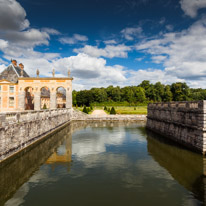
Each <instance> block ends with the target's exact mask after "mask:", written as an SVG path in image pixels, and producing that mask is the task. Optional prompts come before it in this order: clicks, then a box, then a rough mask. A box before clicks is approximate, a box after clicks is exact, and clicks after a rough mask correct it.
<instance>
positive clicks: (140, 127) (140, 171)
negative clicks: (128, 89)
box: [0, 122, 206, 206]
mask: <svg viewBox="0 0 206 206" xmlns="http://www.w3.org/2000/svg"><path fill="white" fill-rule="evenodd" d="M204 164H205V166H206V162H205V163H204V159H203V157H202V156H201V155H199V154H196V153H193V152H190V151H187V150H185V149H183V148H180V147H178V146H177V145H174V144H172V143H171V142H168V141H165V139H164V138H161V137H159V136H157V135H154V134H153V133H151V132H148V131H146V129H145V125H144V124H143V123H130V124H129V123H127V124H118V123H104V122H103V123H90V124H86V123H84V122H74V123H72V124H71V125H69V126H67V127H66V128H64V129H63V130H61V131H60V132H58V133H56V134H54V135H53V136H51V137H49V138H47V139H45V141H43V142H41V143H40V144H38V145H37V146H35V147H33V148H30V149H27V151H24V152H23V153H21V154H20V155H18V157H16V158H15V159H13V160H11V161H8V162H6V163H4V164H2V165H0V205H12V206H13V205H14V206H17V205H29V206H33V205H35V206H37V205H38V206H41V205H42V206H45V205H49V206H50V205H72V206H73V205H74V206H76V205H78V206H81V205H88V206H91V205H95V206H101V205H102V206H103V205H104V206H107V205H112V206H115V205H118V206H121V205H124V206H125V205H127V206H133V205H135V206H136V205H140V206H142V205H143V206H147V205H163V206H166V205H167V206H170V205H171V206H174V205H181V206H185V205H188V206H193V205H204V202H205V195H206V191H205V190H206V186H205V185H206V178H205V177H204V176H203V173H204V169H205V170H206V167H205V166H204Z"/></svg>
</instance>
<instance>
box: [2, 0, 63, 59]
mask: <svg viewBox="0 0 206 206" xmlns="http://www.w3.org/2000/svg"><path fill="white" fill-rule="evenodd" d="M29 25H30V23H29V20H28V19H26V11H25V10H24V8H23V7H22V6H21V5H20V4H19V3H18V2H17V1H16V0H7V1H5V0H0V50H1V51H3V53H4V55H5V56H7V57H8V59H10V58H13V57H15V58H16V57H22V56H23V57H31V56H32V57H34V58H35V57H36V56H44V55H43V54H41V55H40V52H35V51H34V48H35V46H38V45H49V40H50V35H57V34H60V33H59V32H58V31H57V30H55V29H52V28H43V29H34V28H30V27H29Z"/></svg>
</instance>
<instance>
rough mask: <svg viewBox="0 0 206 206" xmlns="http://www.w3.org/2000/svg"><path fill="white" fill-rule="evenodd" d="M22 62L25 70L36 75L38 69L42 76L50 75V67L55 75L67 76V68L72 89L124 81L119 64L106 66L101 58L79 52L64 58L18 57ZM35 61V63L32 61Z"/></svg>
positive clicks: (122, 70) (115, 83) (118, 83)
mask: <svg viewBox="0 0 206 206" xmlns="http://www.w3.org/2000/svg"><path fill="white" fill-rule="evenodd" d="M18 61H19V62H23V63H24V65H25V70H26V71H27V72H28V73H29V74H30V75H31V76H35V75H36V70H37V69H39V70H40V75H42V76H52V69H53V68H55V70H56V72H58V74H57V75H56V76H58V77H60V76H67V71H68V69H70V70H71V75H72V76H73V77H74V85H73V87H74V89H77V90H78V89H83V88H91V87H99V86H108V85H111V84H114V85H120V84H124V82H125V81H126V77H125V74H126V72H125V71H124V68H123V67H122V66H120V65H114V66H108V65H107V62H106V60H105V59H103V58H96V57H91V56H88V55H87V54H83V53H80V54H78V55H77V56H70V57H65V58H51V60H47V58H43V57H36V58H34V57H32V58H18ZM34 62H35V63H34Z"/></svg>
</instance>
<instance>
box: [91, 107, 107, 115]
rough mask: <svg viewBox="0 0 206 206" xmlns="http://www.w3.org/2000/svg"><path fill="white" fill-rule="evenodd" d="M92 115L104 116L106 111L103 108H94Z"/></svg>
mask: <svg viewBox="0 0 206 206" xmlns="http://www.w3.org/2000/svg"><path fill="white" fill-rule="evenodd" d="M91 115H92V116H100V117H101V116H106V115H107V113H106V112H105V111H104V110H100V109H96V110H94V111H93V112H92V113H91Z"/></svg>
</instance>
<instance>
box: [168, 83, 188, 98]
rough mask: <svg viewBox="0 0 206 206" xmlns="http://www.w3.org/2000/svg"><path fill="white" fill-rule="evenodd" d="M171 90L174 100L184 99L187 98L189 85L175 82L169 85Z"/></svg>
mask: <svg viewBox="0 0 206 206" xmlns="http://www.w3.org/2000/svg"><path fill="white" fill-rule="evenodd" d="M171 92H172V94H173V100H174V101H186V100H189V94H190V91H189V87H188V86H187V84H186V83H182V82H177V83H173V84H172V85H171Z"/></svg>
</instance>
